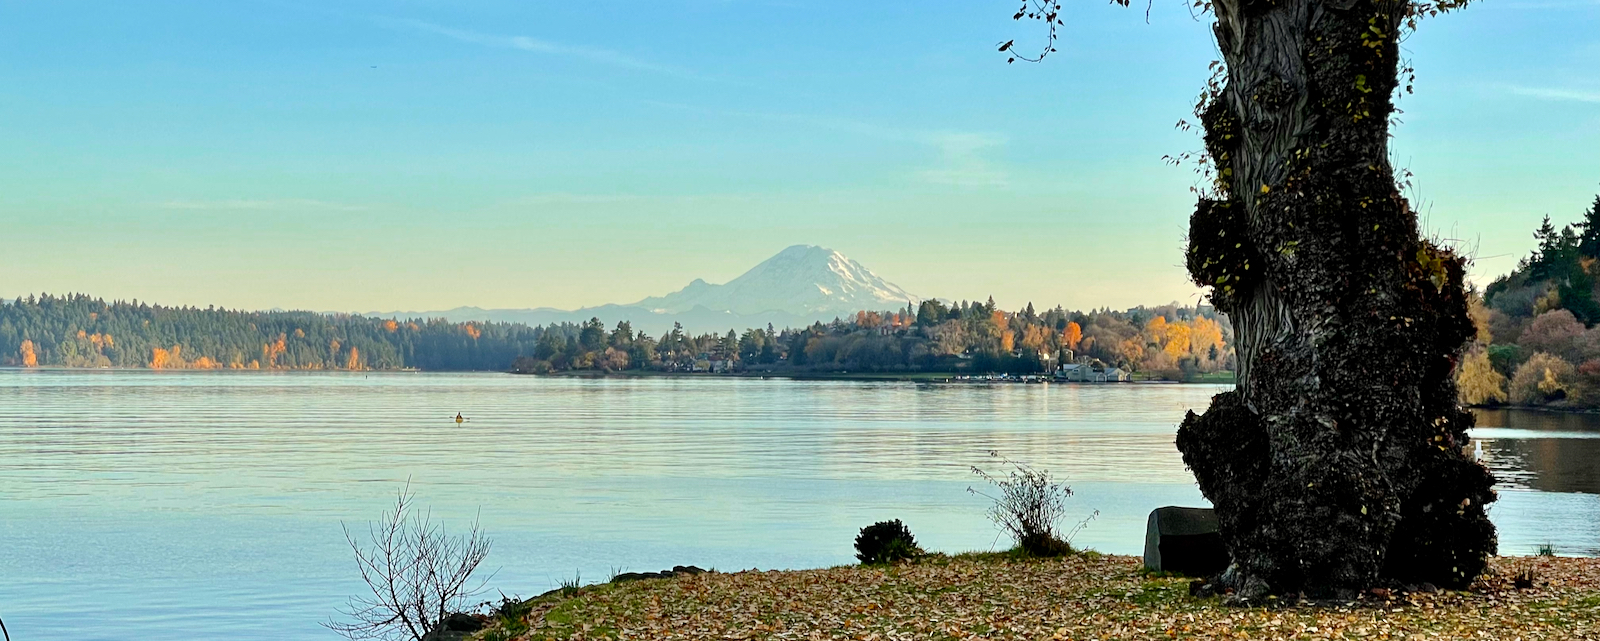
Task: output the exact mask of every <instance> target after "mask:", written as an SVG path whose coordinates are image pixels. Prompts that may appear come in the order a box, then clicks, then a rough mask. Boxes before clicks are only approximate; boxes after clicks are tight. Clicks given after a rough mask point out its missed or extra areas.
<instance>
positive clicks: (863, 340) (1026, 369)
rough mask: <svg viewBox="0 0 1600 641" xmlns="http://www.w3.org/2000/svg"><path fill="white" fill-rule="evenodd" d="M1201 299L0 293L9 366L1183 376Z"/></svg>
mask: <svg viewBox="0 0 1600 641" xmlns="http://www.w3.org/2000/svg"><path fill="white" fill-rule="evenodd" d="M1231 336H1232V329H1231V327H1229V325H1228V323H1227V321H1226V319H1225V318H1223V317H1220V316H1218V315H1217V314H1216V313H1215V312H1214V311H1213V310H1211V309H1210V308H1208V307H1183V306H1178V305H1166V306H1161V307H1149V308H1147V307H1138V308H1134V309H1130V310H1126V311H1113V310H1109V309H1101V310H1091V311H1088V312H1077V311H1067V310H1065V309H1063V308H1061V307H1059V306H1058V307H1056V308H1054V309H1051V310H1046V311H1044V312H1038V311H1036V310H1035V309H1034V308H1033V306H1032V305H1031V304H1029V305H1028V306H1027V307H1025V308H1024V309H1022V310H1019V311H1016V312H1006V311H1002V310H999V309H998V308H996V306H995V305H994V302H993V300H992V299H991V300H989V301H987V302H983V303H979V302H957V303H951V304H948V305H947V304H945V303H943V302H940V301H926V302H923V303H922V304H921V305H920V306H919V307H917V308H911V307H907V308H906V309H903V310H898V311H888V310H885V311H861V312H858V313H857V314H856V315H855V317H853V318H850V319H835V320H834V321H833V322H831V323H816V324H813V325H811V326H809V327H802V328H784V329H781V330H780V329H777V328H773V327H772V326H770V325H769V326H768V327H766V328H750V329H746V330H745V331H744V332H743V333H740V332H737V331H734V330H731V329H730V330H729V331H728V332H727V333H726V334H715V333H707V334H699V335H693V334H690V333H688V332H685V331H683V329H682V328H681V327H675V328H674V329H673V330H671V331H669V332H667V333H665V334H663V335H662V336H660V337H653V336H649V335H648V334H646V333H644V332H635V331H634V330H633V329H632V327H631V326H630V324H629V323H627V322H626V321H624V322H621V323H618V324H617V325H616V326H614V327H609V328H608V327H607V326H606V325H605V324H603V323H601V322H600V321H599V320H598V319H591V320H590V321H588V322H586V323H582V324H559V325H551V326H543V327H528V326H526V325H520V324H509V323H480V322H465V323H457V322H450V321H446V320H442V319H420V318H419V319H396V318H388V319H385V318H371V317H366V316H359V315H349V314H322V313H316V312H304V311H266V312H260V311H242V310H228V309H220V308H215V307H207V308H198V307H165V306H161V305H152V304H149V303H142V302H139V301H112V302H107V301H105V300H104V299H99V298H93V297H90V296H88V295H85V294H69V295H65V296H55V295H50V294H40V295H28V296H23V297H19V298H17V299H15V300H12V301H9V302H5V301H0V366H11V367H79V368H147V369H257V370H260V369H267V370H401V369H420V370H445V371H450V370H454V371H463V370H480V371H517V372H523V373H552V372H567V371H594V372H607V371H629V370H633V371H641V370H642V371H666V372H697V371H710V372H718V373H733V372H739V371H753V370H758V369H759V370H762V371H781V372H791V373H828V372H908V373H909V372H949V373H958V372H959V373H971V374H985V373H1014V374H1026V373H1040V372H1047V371H1050V370H1052V369H1054V368H1056V367H1057V366H1059V364H1060V363H1063V362H1081V363H1094V364H1103V365H1104V366H1107V367H1121V368H1123V369H1126V370H1129V371H1136V372H1140V373H1143V374H1144V375H1146V376H1149V377H1155V378H1168V379H1171V380H1185V379H1190V378H1193V377H1197V376H1201V375H1205V374H1215V373H1218V372H1226V371H1228V370H1230V369H1231V368H1232V366H1233V351H1232V347H1231Z"/></svg>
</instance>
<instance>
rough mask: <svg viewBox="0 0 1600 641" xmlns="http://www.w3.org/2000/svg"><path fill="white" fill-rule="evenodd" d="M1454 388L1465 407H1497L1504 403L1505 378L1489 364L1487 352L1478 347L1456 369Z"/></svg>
mask: <svg viewBox="0 0 1600 641" xmlns="http://www.w3.org/2000/svg"><path fill="white" fill-rule="evenodd" d="M1456 388H1457V389H1458V390H1459V393H1460V395H1461V402H1462V403H1465V404H1467V405H1499V404H1501V403H1504V402H1506V400H1507V399H1508V398H1509V396H1508V395H1507V394H1506V377H1505V376H1503V375H1501V374H1500V372H1497V371H1495V369H1494V365H1492V364H1490V362H1489V352H1488V350H1485V349H1483V348H1482V347H1478V348H1476V349H1474V350H1472V351H1471V352H1470V353H1468V354H1467V356H1466V358H1464V359H1462V361H1461V365H1460V367H1459V368H1458V369H1456Z"/></svg>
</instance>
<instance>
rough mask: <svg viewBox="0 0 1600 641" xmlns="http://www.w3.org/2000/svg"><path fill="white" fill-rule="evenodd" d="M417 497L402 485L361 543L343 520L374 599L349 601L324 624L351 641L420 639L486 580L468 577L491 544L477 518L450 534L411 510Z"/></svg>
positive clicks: (427, 513) (427, 514) (463, 604)
mask: <svg viewBox="0 0 1600 641" xmlns="http://www.w3.org/2000/svg"><path fill="white" fill-rule="evenodd" d="M415 498H416V495H415V494H413V493H412V492H411V488H410V485H409V484H407V486H406V487H405V488H404V489H402V490H401V491H400V492H399V494H398V495H397V496H396V497H395V503H394V508H393V509H391V510H390V511H387V512H384V513H383V515H382V516H381V517H379V519H378V520H377V521H373V522H369V523H367V535H368V536H367V538H368V542H367V543H363V542H361V541H358V540H357V538H356V536H355V534H353V533H351V531H350V528H349V527H348V526H344V525H343V524H342V523H341V527H344V537H345V540H346V541H349V542H350V549H351V550H352V551H354V552H355V556H356V566H357V567H358V568H359V569H360V571H361V580H362V581H365V582H366V584H367V587H368V588H370V589H371V590H372V594H371V595H362V596H355V597H350V600H349V602H348V604H347V605H346V606H345V607H344V608H341V609H340V610H339V613H340V614H341V615H343V616H344V617H345V620H343V621H335V620H329V621H328V622H326V623H323V624H322V625H323V626H325V627H327V628H329V629H331V630H333V631H335V632H338V633H339V634H341V635H344V637H346V638H349V639H384V640H396V641H403V640H406V639H409V640H411V641H420V640H421V639H422V638H423V636H424V635H426V634H428V632H430V631H432V630H433V629H434V628H436V627H438V626H439V624H440V623H441V622H443V621H444V619H445V617H447V616H448V615H449V614H450V613H451V612H459V611H462V610H463V609H465V607H466V606H467V599H469V598H471V597H472V596H474V595H476V594H478V593H480V592H482V591H483V586H484V584H485V583H486V582H487V581H488V578H487V577H486V578H484V579H483V580H473V579H472V573H473V572H474V571H475V570H477V569H478V564H480V563H482V562H483V559H484V557H485V556H487V555H488V554H489V544H490V541H489V538H488V537H486V536H484V534H483V532H482V531H481V530H479V529H478V520H477V519H476V518H475V519H473V521H472V528H471V529H470V530H469V531H468V532H467V533H466V535H464V536H463V535H456V536H451V535H448V534H446V533H445V531H444V526H443V525H442V524H438V523H435V522H433V520H432V517H431V514H430V511H429V510H420V511H419V510H418V509H417V508H416V507H415V505H414V499H415Z"/></svg>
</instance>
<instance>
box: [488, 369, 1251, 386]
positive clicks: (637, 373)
mask: <svg viewBox="0 0 1600 641" xmlns="http://www.w3.org/2000/svg"><path fill="white" fill-rule="evenodd" d="M510 373H511V374H516V375H519V376H551V377H559V378H761V379H767V378H782V379H788V380H796V381H895V382H913V383H1002V384H1013V383H1033V384H1038V383H1052V384H1058V385H1118V384H1120V385H1152V384H1154V385H1181V384H1203V385H1220V384H1231V383H1233V377H1232V376H1227V377H1220V376H1211V377H1207V378H1205V379H1201V380H1193V381H1173V380H1163V379H1155V378H1141V377H1137V376H1136V377H1135V378H1134V379H1133V380H1129V381H1121V382H1120V383H1119V382H1099V383H1097V382H1080V381H1065V380H1059V379H1055V378H1051V377H1049V376H1045V375H1043V374H1030V375H1026V376H1028V378H1024V375H1012V376H1009V377H1006V378H999V377H998V376H999V375H994V376H996V378H985V377H986V376H989V375H988V374H962V373H956V372H793V371H782V370H763V371H743V372H715V373H714V372H667V371H660V370H617V371H603V370H565V371H560V372H547V373H533V372H510ZM963 376H966V377H968V378H962V377H963Z"/></svg>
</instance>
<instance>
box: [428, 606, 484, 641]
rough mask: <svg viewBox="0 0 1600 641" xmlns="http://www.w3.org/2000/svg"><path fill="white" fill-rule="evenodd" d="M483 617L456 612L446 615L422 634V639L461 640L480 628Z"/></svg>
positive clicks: (438, 640)
mask: <svg viewBox="0 0 1600 641" xmlns="http://www.w3.org/2000/svg"><path fill="white" fill-rule="evenodd" d="M483 626H484V621H483V618H482V617H480V616H476V615H472V614H466V613H464V612H456V613H454V614H451V615H449V616H446V617H445V618H444V620H443V621H440V622H439V625H438V626H436V627H434V629H432V630H430V631H429V632H428V633H427V634H425V635H422V641H463V640H465V639H466V638H467V637H470V636H472V633H474V632H477V631H479V630H482V629H483Z"/></svg>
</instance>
